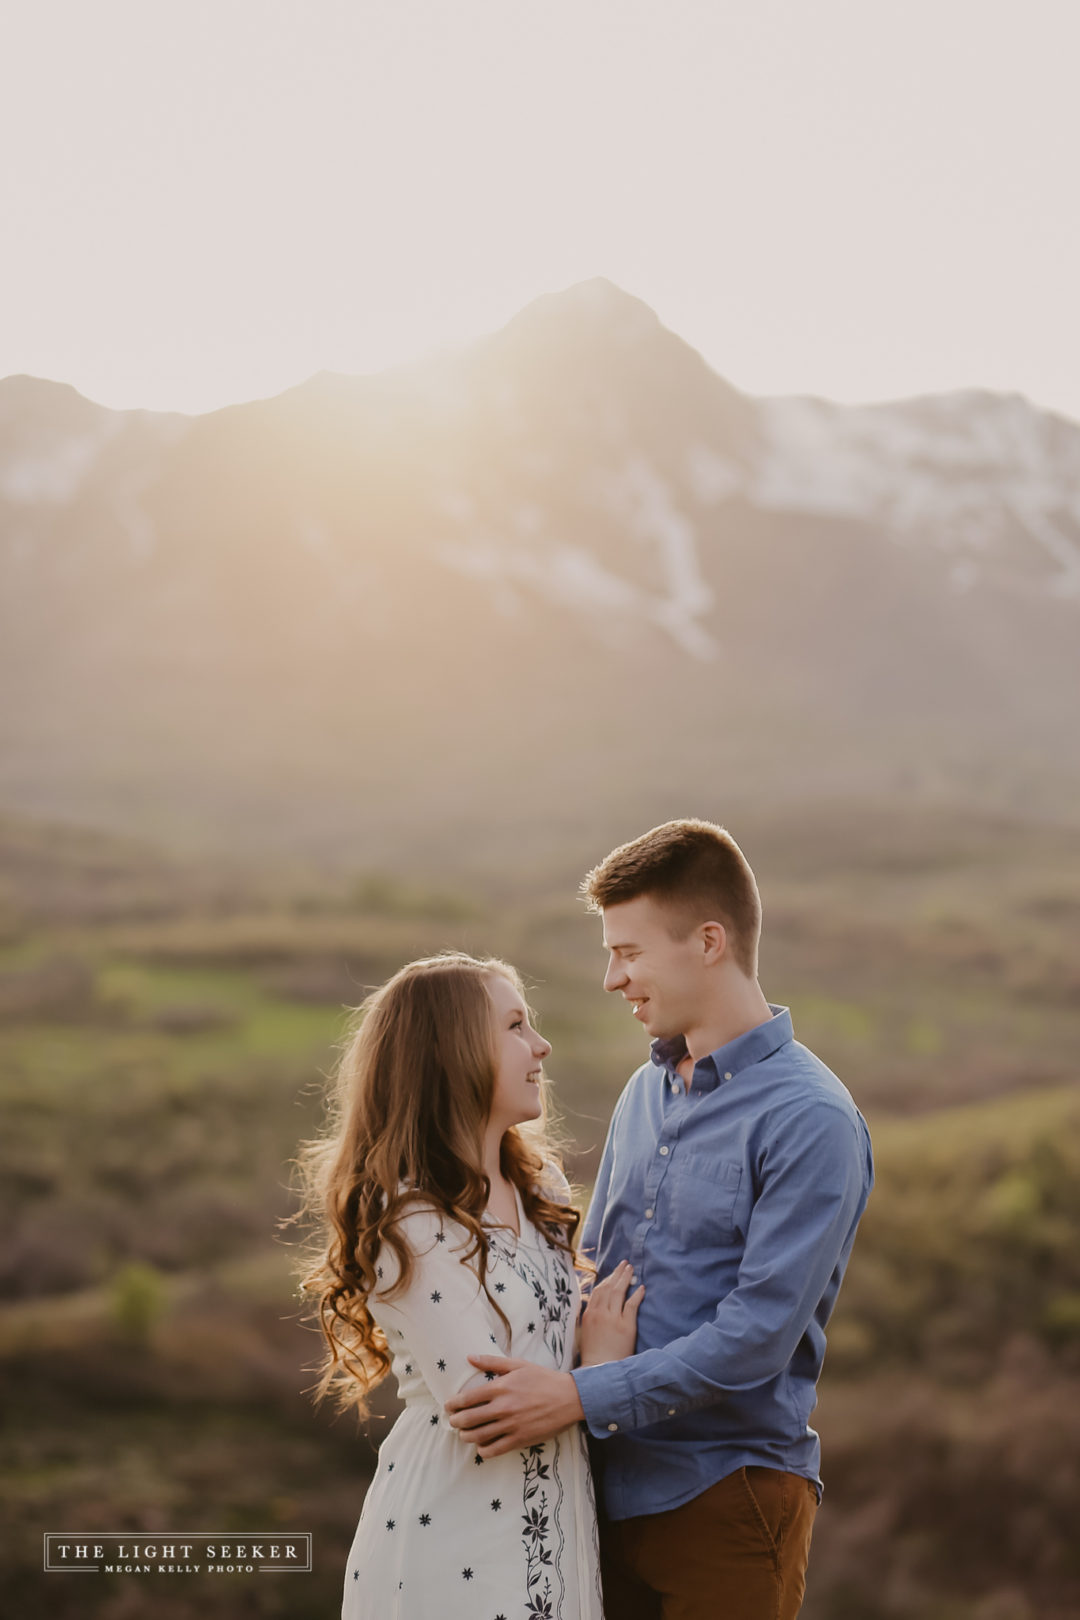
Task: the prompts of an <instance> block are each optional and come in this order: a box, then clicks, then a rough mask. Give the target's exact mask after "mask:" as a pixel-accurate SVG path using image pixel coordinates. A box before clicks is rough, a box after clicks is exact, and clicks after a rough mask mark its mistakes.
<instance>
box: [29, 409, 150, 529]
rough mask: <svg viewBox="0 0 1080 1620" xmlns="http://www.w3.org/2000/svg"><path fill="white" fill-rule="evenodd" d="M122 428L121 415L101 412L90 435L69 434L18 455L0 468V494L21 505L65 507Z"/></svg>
mask: <svg viewBox="0 0 1080 1620" xmlns="http://www.w3.org/2000/svg"><path fill="white" fill-rule="evenodd" d="M122 426H123V417H122V415H121V414H120V413H119V412H116V411H102V413H101V415H100V416H99V418H98V419H97V422H96V424H95V427H94V429H93V431H91V432H88V433H77V434H70V435H69V436H68V437H67V438H63V439H55V440H54V441H53V442H52V443H50V444H46V445H42V446H39V447H37V448H35V449H34V450H32V451H25V450H24V451H23V452H22V454H19V453H17V452H16V453H15V454H14V455H12V456H11V458H10V459H9V460H8V462H7V463H6V465H4V466H2V467H0V494H3V495H4V496H6V498H7V499H8V500H9V501H12V502H13V503H15V504H17V505H20V506H33V505H37V504H41V503H46V504H48V505H51V506H66V505H67V504H68V503H69V502H70V501H72V500H73V499H74V498H75V496H76V495H77V493H78V491H79V489H80V487H81V486H82V484H83V483H84V482H85V481H86V478H87V477H88V475H89V473H90V471H91V469H92V468H93V467H94V465H95V463H96V462H97V460H98V458H99V457H100V455H101V452H102V451H103V450H104V448H105V446H106V445H107V444H109V443H110V442H111V440H113V439H115V438H116V435H117V434H118V433H119V432H120V430H121V428H122Z"/></svg>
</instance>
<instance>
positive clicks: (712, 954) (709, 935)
mask: <svg viewBox="0 0 1080 1620" xmlns="http://www.w3.org/2000/svg"><path fill="white" fill-rule="evenodd" d="M698 938H699V939H700V941H701V946H702V951H703V952H704V961H705V965H706V966H707V967H710V966H711V965H712V964H713V963H714V962H719V961H720V960H721V958H722V957H723V955H724V953H725V952H726V950H727V929H726V928H725V927H724V925H723V923H718V922H707V923H702V925H701V927H700V928H699V929H698Z"/></svg>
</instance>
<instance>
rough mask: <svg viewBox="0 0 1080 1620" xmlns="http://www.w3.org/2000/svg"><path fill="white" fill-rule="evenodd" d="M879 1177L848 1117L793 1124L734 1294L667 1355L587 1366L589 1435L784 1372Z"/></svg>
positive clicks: (581, 1379) (651, 1353)
mask: <svg viewBox="0 0 1080 1620" xmlns="http://www.w3.org/2000/svg"><path fill="white" fill-rule="evenodd" d="M872 1180H873V1175H872V1170H871V1167H870V1157H869V1144H868V1142H867V1141H866V1140H865V1138H864V1137H863V1135H862V1133H861V1131H860V1128H859V1126H858V1125H857V1124H856V1122H855V1121H854V1120H853V1119H852V1118H851V1117H850V1116H849V1115H848V1114H846V1113H845V1112H844V1111H843V1110H841V1109H839V1108H836V1107H834V1106H833V1105H832V1104H831V1103H830V1104H825V1105H822V1104H816V1105H811V1106H809V1107H807V1108H804V1109H803V1110H801V1111H800V1112H798V1113H797V1114H795V1115H788V1116H786V1117H785V1118H784V1119H783V1120H782V1122H781V1123H780V1124H779V1125H778V1126H777V1128H776V1130H775V1132H774V1134H773V1137H772V1138H771V1140H770V1143H769V1147H768V1150H767V1152H766V1154H765V1160H764V1164H763V1166H762V1172H761V1187H760V1191H759V1194H758V1197H757V1200H756V1202H755V1204H754V1207H753V1211H752V1214H751V1217H750V1221H749V1224H748V1229H747V1236H746V1247H745V1249H744V1251H743V1258H742V1262H741V1264H740V1266H739V1274H738V1278H737V1281H736V1284H735V1287H734V1288H733V1289H732V1290H731V1292H730V1293H729V1294H728V1295H727V1296H726V1297H725V1298H724V1299H723V1300H721V1302H720V1304H719V1306H718V1307H717V1310H716V1314H715V1316H714V1317H712V1318H711V1319H710V1320H709V1321H708V1322H705V1323H703V1324H702V1325H701V1326H700V1327H698V1328H695V1330H694V1331H693V1332H692V1333H688V1334H685V1335H684V1336H683V1337H682V1338H678V1339H673V1340H672V1341H671V1342H670V1343H669V1344H667V1345H665V1346H663V1348H657V1349H652V1350H643V1351H642V1352H641V1353H640V1354H638V1355H635V1356H629V1357H627V1358H626V1359H625V1360H624V1361H612V1362H606V1363H604V1364H603V1365H602V1366H599V1367H579V1368H578V1369H577V1370H576V1371H575V1372H574V1373H573V1378H574V1380H575V1382H576V1384H577V1387H578V1394H579V1395H580V1397H581V1404H582V1407H583V1408H584V1411H585V1420H586V1422H587V1424H588V1426H589V1429H590V1432H591V1433H592V1434H594V1435H595V1436H596V1437H597V1438H598V1439H606V1438H607V1436H608V1435H609V1434H613V1433H616V1432H617V1431H620V1430H626V1429H636V1428H641V1427H643V1426H644V1425H646V1424H650V1423H657V1422H659V1421H660V1420H661V1419H664V1418H668V1417H675V1416H681V1415H682V1414H683V1413H685V1412H690V1411H694V1410H696V1409H697V1408H699V1407H703V1406H711V1405H715V1404H716V1403H718V1402H719V1401H722V1400H723V1398H724V1396H725V1394H726V1393H728V1392H732V1391H737V1390H746V1389H753V1388H755V1387H756V1386H758V1385H760V1384H765V1383H768V1382H769V1381H770V1380H771V1379H773V1378H775V1377H776V1376H777V1375H778V1374H779V1373H781V1372H782V1371H783V1370H784V1368H785V1367H787V1365H788V1363H789V1362H790V1360H791V1358H792V1356H793V1354H794V1352H795V1348H796V1346H797V1345H798V1343H799V1340H800V1339H801V1338H802V1336H803V1334H804V1333H805V1332H806V1330H807V1328H808V1327H809V1325H810V1322H811V1319H812V1318H813V1315H814V1312H815V1311H816V1310H817V1308H818V1306H819V1305H820V1304H821V1302H822V1300H823V1298H824V1296H825V1295H826V1293H827V1292H828V1291H829V1289H830V1285H831V1286H832V1287H833V1291H834V1293H835V1288H836V1287H838V1286H839V1277H838V1275H837V1276H834V1273H837V1272H838V1268H840V1269H842V1265H843V1263H844V1262H845V1261H846V1257H847V1254H848V1252H849V1251H850V1247H851V1244H852V1242H853V1240H854V1235H855V1226H856V1224H857V1222H858V1219H859V1216H860V1215H861V1214H862V1211H863V1208H864V1206H865V1203H866V1199H867V1196H868V1194H869V1191H870V1187H871V1184H872ZM590 1218H591V1212H590Z"/></svg>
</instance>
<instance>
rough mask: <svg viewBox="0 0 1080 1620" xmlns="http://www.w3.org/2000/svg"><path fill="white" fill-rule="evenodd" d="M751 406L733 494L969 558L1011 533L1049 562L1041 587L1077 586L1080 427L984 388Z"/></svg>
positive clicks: (1069, 590)
mask: <svg viewBox="0 0 1080 1620" xmlns="http://www.w3.org/2000/svg"><path fill="white" fill-rule="evenodd" d="M757 408H758V412H759V420H760V424H761V428H762V449H761V452H760V455H759V458H758V461H757V465H756V467H755V468H754V470H753V471H752V472H751V473H749V474H748V475H747V476H746V478H745V479H744V482H743V489H742V493H744V494H745V495H746V496H747V498H748V499H750V500H752V501H754V502H756V503H757V504H758V505H760V506H763V507H766V508H772V509H774V510H778V511H789V512H799V511H810V512H817V513H822V514H834V515H835V516H837V517H847V518H860V519H863V520H867V521H871V522H873V523H875V524H878V525H880V526H883V527H884V528H885V529H886V530H887V531H888V532H890V533H891V534H892V535H893V536H894V537H895V538H898V539H903V540H907V541H922V542H925V541H929V542H931V543H935V544H937V545H939V546H942V547H943V548H945V549H946V550H949V551H952V552H954V553H955V552H960V553H961V554H964V553H966V554H967V555H968V557H969V559H971V560H972V561H975V562H977V561H978V560H979V559H980V558H982V559H984V560H985V559H987V558H988V557H990V556H991V555H993V554H994V553H996V552H998V551H1000V550H1001V549H1002V548H1004V547H1007V546H1010V545H1011V546H1013V547H1014V548H1015V546H1016V534H1017V529H1018V528H1019V529H1022V530H1023V531H1024V532H1025V533H1026V534H1027V535H1029V536H1030V537H1031V539H1033V540H1034V541H1035V542H1036V543H1037V545H1038V546H1039V547H1040V548H1041V550H1042V551H1043V552H1044V553H1045V555H1046V556H1047V557H1048V558H1049V559H1050V560H1051V561H1052V563H1053V564H1054V565H1055V568H1056V570H1057V572H1056V574H1055V576H1054V577H1053V578H1052V580H1051V582H1050V585H1051V589H1053V590H1054V592H1055V593H1057V594H1066V595H1073V594H1077V593H1080V552H1078V546H1077V539H1078V538H1080V428H1074V427H1073V426H1072V425H1071V424H1065V423H1059V422H1055V421H1054V419H1052V418H1047V417H1045V416H1043V415H1041V414H1040V413H1039V412H1037V411H1036V410H1035V409H1034V407H1033V406H1031V405H1030V404H1028V402H1027V401H1026V400H1023V399H1020V398H1018V397H1014V396H1004V397H1001V396H997V395H984V394H958V395H945V396H942V397H940V398H932V399H925V400H911V401H905V402H903V403H901V404H897V405H869V406H836V405H831V404H829V403H827V402H826V401H824V400H817V399H799V398H796V399H768V400H760V401H758V406H757ZM1074 526H1075V527H1076V530H1077V534H1076V536H1074V535H1072V534H1070V533H1069V532H1068V531H1069V529H1071V528H1073V527H1074ZM960 577H962V579H963V583H964V588H966V586H967V585H969V584H970V583H971V575H970V572H969V571H965V572H964V573H963V575H962V576H958V578H960Z"/></svg>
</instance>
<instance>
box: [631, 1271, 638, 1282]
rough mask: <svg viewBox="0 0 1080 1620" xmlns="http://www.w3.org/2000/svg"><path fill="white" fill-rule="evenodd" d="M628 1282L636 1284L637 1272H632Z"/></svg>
mask: <svg viewBox="0 0 1080 1620" xmlns="http://www.w3.org/2000/svg"><path fill="white" fill-rule="evenodd" d="M630 1281H631V1282H632V1283H635V1284H636V1283H637V1272H636V1271H635V1272H634V1275H633V1276H632V1277H631V1279H630Z"/></svg>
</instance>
